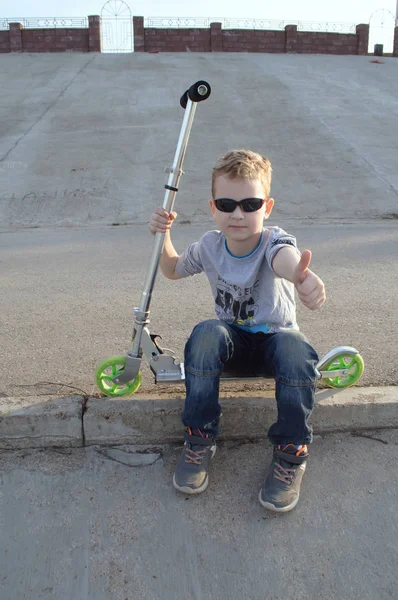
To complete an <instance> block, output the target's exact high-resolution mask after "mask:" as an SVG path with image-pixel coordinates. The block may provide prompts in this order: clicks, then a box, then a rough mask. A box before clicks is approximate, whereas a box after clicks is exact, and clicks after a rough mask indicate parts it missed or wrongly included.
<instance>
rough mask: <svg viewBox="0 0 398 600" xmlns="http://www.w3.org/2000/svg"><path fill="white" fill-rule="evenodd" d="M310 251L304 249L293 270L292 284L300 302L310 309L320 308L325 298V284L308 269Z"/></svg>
mask: <svg viewBox="0 0 398 600" xmlns="http://www.w3.org/2000/svg"><path fill="white" fill-rule="evenodd" d="M311 257H312V254H311V251H310V250H304V252H303V253H302V255H301V259H300V262H299V263H298V265H297V267H296V269H295V272H294V282H293V283H294V285H295V288H296V290H297V293H298V295H299V298H300V300H301V302H302V303H303V304H304V306H306V307H307V308H309V309H310V310H316V309H317V308H321V306H322V304H323V303H324V302H325V300H326V294H325V284H324V283H323V281H322V280H321V279H320V278H319V277H318V276H317V275H315V273H313V272H312V271H310V270H309V268H308V267H309V264H310V262H311Z"/></svg>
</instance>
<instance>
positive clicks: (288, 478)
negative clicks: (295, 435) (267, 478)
mask: <svg viewBox="0 0 398 600" xmlns="http://www.w3.org/2000/svg"><path fill="white" fill-rule="evenodd" d="M289 445H291V444H288V446H289ZM286 448H287V446H285V447H284V448H283V449H282V448H281V446H278V450H281V449H282V452H283V451H285V450H286ZM306 452H307V446H302V447H301V448H300V449H299V450H298V451H297V452H295V455H296V456H300V454H303V453H304V454H305V453H306ZM296 470H297V466H296V467H291V468H290V469H289V468H285V467H283V466H282V465H281V464H280V463H279V462H275V466H274V478H275V479H278V480H279V481H282V483H285V484H286V485H290V484H291V483H292V481H293V477H294V476H295V474H296Z"/></svg>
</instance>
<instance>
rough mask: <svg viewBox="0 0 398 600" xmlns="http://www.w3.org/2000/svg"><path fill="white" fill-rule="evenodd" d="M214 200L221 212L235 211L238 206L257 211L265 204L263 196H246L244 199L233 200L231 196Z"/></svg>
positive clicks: (248, 210)
mask: <svg viewBox="0 0 398 600" xmlns="http://www.w3.org/2000/svg"><path fill="white" fill-rule="evenodd" d="M213 202H214V204H215V206H216V208H217V210H220V211H221V212H225V213H233V212H234V210H235V208H236V207H237V206H240V208H241V209H242V210H243V212H248V213H249V212H255V211H256V210H259V209H260V208H261V207H262V205H263V204H264V202H265V200H264V199H263V198H245V199H244V200H239V202H237V201H236V200H232V199H231V198H214V199H213Z"/></svg>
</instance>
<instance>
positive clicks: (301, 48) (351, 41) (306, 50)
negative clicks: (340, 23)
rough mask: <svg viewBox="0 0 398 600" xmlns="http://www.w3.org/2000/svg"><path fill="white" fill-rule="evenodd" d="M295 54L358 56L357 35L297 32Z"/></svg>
mask: <svg viewBox="0 0 398 600" xmlns="http://www.w3.org/2000/svg"><path fill="white" fill-rule="evenodd" d="M296 52H297V53H298V54H358V40H357V35H355V34H352V33H347V34H344V33H321V32H320V33H313V32H310V31H298V32H297V45H296ZM366 54H367V52H366Z"/></svg>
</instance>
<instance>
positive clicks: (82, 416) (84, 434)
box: [81, 396, 89, 448]
mask: <svg viewBox="0 0 398 600" xmlns="http://www.w3.org/2000/svg"><path fill="white" fill-rule="evenodd" d="M88 398H89V396H82V415H81V420H82V446H83V448H85V447H86V433H85V431H84V415H85V414H86V412H87V409H88V406H87V402H88Z"/></svg>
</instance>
